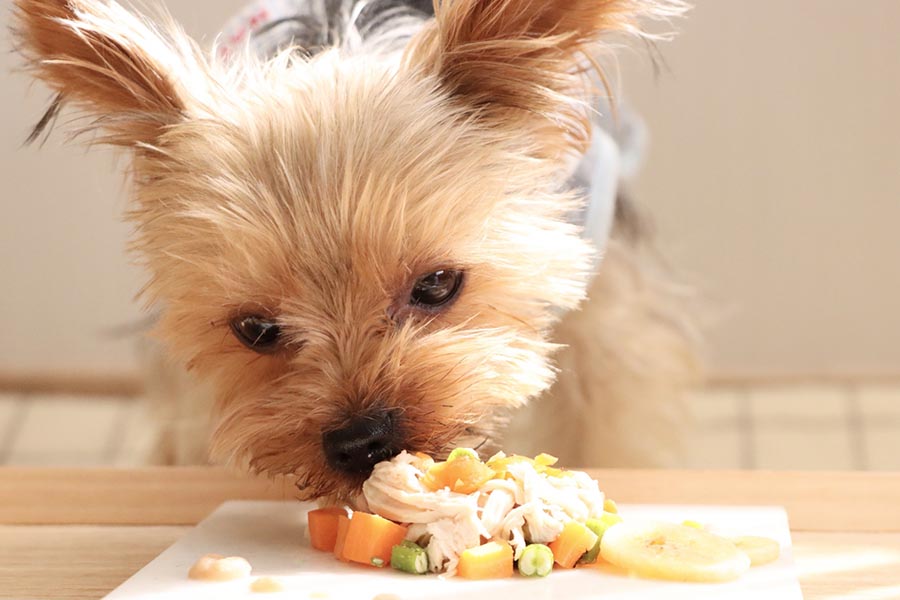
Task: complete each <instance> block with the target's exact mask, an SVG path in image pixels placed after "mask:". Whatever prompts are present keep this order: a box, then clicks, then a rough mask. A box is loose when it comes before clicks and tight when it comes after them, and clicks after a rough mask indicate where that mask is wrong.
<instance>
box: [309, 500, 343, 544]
mask: <svg viewBox="0 0 900 600" xmlns="http://www.w3.org/2000/svg"><path fill="white" fill-rule="evenodd" d="M341 515H343V516H347V511H346V510H344V509H343V508H338V507H331V508H318V509H316V510H311V511H309V514H308V515H307V517H306V518H307V521H308V523H309V542H310V544H312V547H313V548H315V549H316V550H321V551H323V552H333V551H334V542H335V541H336V540H337V530H338V517H340V516H341Z"/></svg>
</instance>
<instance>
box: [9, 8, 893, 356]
mask: <svg viewBox="0 0 900 600" xmlns="http://www.w3.org/2000/svg"><path fill="white" fill-rule="evenodd" d="M698 4H699V6H698V8H697V9H696V10H695V11H694V13H693V14H692V15H691V17H690V18H689V19H688V20H687V21H684V22H683V23H681V24H680V28H681V29H682V30H683V33H682V35H681V36H680V37H679V38H678V39H677V40H676V41H675V42H673V43H671V44H662V45H661V46H660V48H661V50H662V51H663V53H664V55H665V57H666V59H667V62H668V64H669V67H670V71H671V72H669V73H665V72H664V73H663V74H662V75H661V76H660V77H659V79H658V80H657V81H654V80H653V77H652V70H651V68H650V66H649V63H648V61H647V60H646V55H645V54H644V53H634V54H632V55H629V56H628V57H626V59H625V60H624V61H623V70H624V72H625V79H626V81H627V85H626V88H627V90H628V92H629V99H630V101H631V102H632V104H634V105H635V106H636V107H638V108H639V109H640V110H641V111H642V112H643V114H644V116H645V117H646V119H647V121H648V123H649V124H650V127H651V131H652V135H653V145H652V147H651V153H650V155H649V160H648V163H647V165H646V169H645V171H644V174H643V177H642V179H641V180H640V181H639V182H638V183H637V185H636V188H635V191H636V195H637V196H638V197H639V198H640V199H642V200H643V201H644V202H647V203H649V204H650V205H651V207H652V212H653V213H654V214H655V215H656V216H657V218H658V222H659V229H660V230H661V234H662V237H663V242H664V246H665V248H666V250H667V253H668V254H669V256H670V257H671V259H672V262H674V263H675V264H676V266H678V267H679V268H681V269H682V270H685V271H687V272H688V273H690V274H691V275H692V276H693V278H694V279H695V280H696V281H698V282H699V283H700V284H701V285H702V286H703V287H704V288H705V289H706V290H707V291H708V295H709V296H710V297H711V298H712V299H713V300H714V301H715V302H716V303H717V306H718V308H719V309H720V312H721V313H722V315H723V318H722V320H721V321H720V323H719V325H718V327H717V328H716V330H715V331H714V332H713V335H712V339H711V352H712V355H713V358H714V362H715V365H716V366H717V368H718V369H720V370H727V371H730V372H734V371H741V372H773V371H774V372H790V371H804V372H809V371H822V370H843V371H847V370H862V371H894V372H897V371H900V367H898V365H900V314H898V311H897V310H896V307H898V306H900V266H898V260H897V259H898V257H900V252H898V243H897V241H896V238H897V236H896V233H895V232H896V230H897V229H898V225H900V167H898V165H900V120H898V116H897V114H896V111H897V110H898V107H900V84H898V78H900V36H898V35H897V33H896V24H897V23H900V2H896V1H895V0H867V1H866V2H856V3H852V4H851V3H846V2H838V1H836V0H795V1H793V2H783V1H778V0H755V1H750V0H743V1H739V0H700V1H699V2H698ZM169 5H170V7H171V9H172V11H173V12H174V13H175V15H176V17H177V18H178V19H179V20H181V21H182V22H183V23H185V25H186V27H187V29H188V31H190V32H192V33H194V34H195V35H207V36H209V35H211V34H213V33H214V32H215V31H216V30H217V29H218V28H219V26H220V25H221V23H222V22H223V21H224V20H225V18H226V17H227V15H229V14H231V13H232V12H233V11H234V10H236V9H237V8H238V7H239V6H241V5H242V0H219V1H214V0H203V1H199V0H191V1H190V2H185V1H182V2H175V1H174V0H170V2H169ZM10 9H11V0H0V15H3V16H2V17H0V19H2V20H3V22H2V23H0V25H2V26H3V30H4V34H3V38H2V42H0V47H2V48H8V47H9V40H8V36H7V35H6V33H5V30H6V22H5V21H6V19H7V15H8V14H9V12H10ZM16 63H17V61H16V57H15V56H14V55H12V54H10V53H8V52H6V51H3V52H0V180H2V182H3V188H2V192H0V202H2V208H3V211H2V218H0V251H2V254H0V370H6V369H45V368H50V369H54V370H88V371H94V372H104V371H123V370H126V371H127V370H129V369H131V368H132V367H133V363H134V360H133V357H132V350H131V348H132V343H131V342H130V341H127V340H126V341H121V340H120V341H113V340H110V339H109V338H108V337H104V335H103V332H104V331H105V330H107V329H109V328H111V327H114V326H116V325H121V324H123V323H128V322H130V321H133V320H135V319H137V318H139V311H138V309H137V307H136V306H135V304H134V303H133V302H132V296H133V295H134V293H135V292H136V290H137V289H138V287H139V285H140V281H141V276H140V273H138V272H137V270H136V269H135V268H133V267H131V266H129V265H128V261H127V259H126V258H125V256H124V254H123V248H124V245H125V239H126V237H127V228H126V226H124V225H123V224H121V223H120V222H119V221H118V215H119V214H120V213H121V211H122V208H123V195H122V186H121V183H120V181H121V180H120V176H119V173H118V170H117V169H116V164H115V161H114V159H113V158H112V156H111V155H110V154H107V153H105V152H91V153H86V152H85V150H84V149H83V148H81V147H78V146H63V137H64V136H63V135H62V134H61V133H60V131H59V130H57V131H56V132H55V133H54V134H53V135H52V136H51V138H50V140H49V141H48V142H47V143H46V144H45V146H44V147H43V148H37V147H27V148H22V147H21V142H22V140H24V138H25V136H26V134H27V132H28V129H29V126H30V125H31V124H32V123H34V121H35V120H36V118H37V117H38V115H39V114H40V111H41V107H42V106H43V104H44V102H45V101H46V99H47V97H48V96H47V94H46V92H45V90H43V89H42V88H40V87H39V86H33V87H32V89H31V90H30V91H27V90H26V88H27V87H28V86H27V80H26V79H25V78H24V77H22V76H21V75H18V76H13V75H11V74H9V71H10V69H11V68H12V67H13V66H14V65H15V64H16ZM60 129H61V128H60Z"/></svg>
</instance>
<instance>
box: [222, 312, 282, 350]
mask: <svg viewBox="0 0 900 600" xmlns="http://www.w3.org/2000/svg"><path fill="white" fill-rule="evenodd" d="M231 331H233V332H234V337H236V338H237V339H238V340H239V341H240V342H241V343H242V344H244V345H245V346H247V347H248V348H250V349H251V350H253V351H255V352H260V353H266V352H272V351H273V350H275V349H276V348H277V347H278V341H279V338H280V336H281V328H280V327H278V323H276V322H275V321H273V320H272V319H269V318H265V317H260V316H256V315H249V316H248V315H244V316H240V317H237V318H236V319H234V320H232V321H231Z"/></svg>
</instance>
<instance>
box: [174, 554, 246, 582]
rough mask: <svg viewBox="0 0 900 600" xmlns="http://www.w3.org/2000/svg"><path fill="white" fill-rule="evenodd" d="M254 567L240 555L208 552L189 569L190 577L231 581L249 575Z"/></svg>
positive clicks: (203, 579)
mask: <svg viewBox="0 0 900 600" xmlns="http://www.w3.org/2000/svg"><path fill="white" fill-rule="evenodd" d="M252 570H253V568H252V567H251V566H250V563H249V562H247V559H245V558H241V557H240V556H222V555H221V554H207V555H205V556H201V557H200V558H198V559H197V562H195V563H194V566H192V567H191V569H190V571H188V577H189V578H191V579H198V580H202V581H231V580H232V579H241V578H242V577H249V576H250V571H252Z"/></svg>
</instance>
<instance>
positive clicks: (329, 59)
mask: <svg viewBox="0 0 900 600" xmlns="http://www.w3.org/2000/svg"><path fill="white" fill-rule="evenodd" d="M16 3H17V8H18V11H17V14H18V17H17V19H18V20H17V23H18V35H19V37H18V39H19V40H20V42H21V45H22V49H23V51H24V52H25V54H26V56H27V57H28V58H29V60H30V62H29V64H30V66H31V68H32V69H33V71H34V72H35V73H36V74H37V75H38V76H39V77H40V78H41V79H43V80H44V81H46V82H47V83H48V84H49V85H50V86H51V87H52V88H53V89H54V90H55V91H56V92H57V93H58V96H57V105H59V104H61V103H71V104H74V105H76V106H77V107H78V108H80V109H82V110H83V111H84V112H86V113H88V114H90V115H91V116H93V117H94V120H93V121H92V122H91V123H90V125H89V128H92V129H95V130H97V131H98V132H99V133H100V135H102V138H101V139H102V140H103V141H106V142H109V143H112V144H116V145H120V146H124V147H127V148H130V149H131V150H132V151H133V164H132V172H133V179H134V187H135V192H134V196H135V198H134V204H133V208H132V210H131V211H130V219H131V220H132V222H133V223H134V224H135V226H136V236H135V239H134V248H135V249H136V250H137V252H138V254H139V256H140V257H142V259H143V261H144V263H145V264H146V266H147V267H148V269H149V272H150V274H151V277H150V281H149V283H148V285H147V287H146V291H145V294H146V297H147V298H148V299H149V301H151V302H153V303H157V304H158V305H159V306H160V307H161V308H162V317H161V321H160V323H159V326H158V333H159V335H160V336H161V337H162V338H163V339H164V340H165V341H166V342H167V343H168V345H169V346H170V348H171V349H172V351H173V352H174V353H175V354H176V355H177V356H179V357H181V358H182V359H183V360H185V361H186V362H187V363H188V364H189V365H190V366H191V367H192V368H193V369H195V370H196V372H197V373H199V374H201V375H202V376H204V377H208V378H211V379H212V380H213V381H214V382H215V383H216V385H217V388H218V390H219V392H220V400H219V414H218V426H217V428H216V430H215V434H214V438H213V450H214V451H215V453H217V454H218V455H219V456H220V457H225V458H228V459H232V460H235V461H245V462H246V463H248V464H249V465H250V466H251V467H252V468H253V469H256V470H259V471H264V472H268V473H272V474H279V473H289V474H295V475H297V476H298V478H299V480H300V482H301V485H302V486H303V487H304V489H305V493H306V495H308V496H322V495H337V496H346V495H349V494H351V493H352V492H353V491H354V490H356V489H358V485H359V484H360V482H361V480H362V478H364V477H365V474H366V473H368V471H369V470H370V469H371V466H372V464H373V463H374V462H375V461H377V460H381V459H383V458H387V457H389V456H391V455H393V454H394V453H396V452H397V451H399V450H400V449H403V448H408V449H411V450H420V451H424V452H429V453H433V454H441V453H442V452H443V451H445V450H446V449H447V448H449V447H451V446H453V445H455V444H459V443H469V444H471V445H478V444H480V443H482V442H483V441H484V440H486V439H489V438H490V437H491V431H492V428H493V426H494V424H495V422H496V417H497V415H498V414H499V411H500V409H507V408H510V407H515V406H518V405H520V404H521V403H523V402H524V401H526V400H527V399H528V398H529V397H532V396H534V395H535V394H537V393H539V392H541V391H542V390H544V389H545V388H546V387H547V386H548V385H549V383H550V382H551V380H552V378H553V369H552V368H551V366H550V365H549V363H548V355H549V353H550V352H551V350H552V349H553V347H552V345H551V344H550V343H548V341H547V339H546V334H547V332H548V328H549V327H550V326H551V325H552V323H553V321H554V319H555V315H556V314H557V313H558V311H559V310H560V309H569V308H572V307H574V306H576V305H577V304H578V302H579V301H580V300H581V299H582V297H583V295H584V289H585V281H586V277H587V272H588V268H589V267H588V265H589V254H590V249H589V248H588V247H587V245H586V244H585V243H584V242H583V241H582V240H581V238H580V237H579V234H578V231H577V230H576V229H575V228H573V226H571V225H569V224H568V223H567V222H566V215H567V213H568V211H570V210H572V209H573V208H574V207H575V204H574V203H575V202H576V200H577V199H576V198H573V197H572V195H571V194H570V193H569V192H566V191H561V189H562V185H561V183H562V179H563V173H564V171H565V169H564V165H565V163H566V162H567V161H568V160H570V158H571V156H572V155H574V154H577V153H578V152H579V151H580V150H582V149H583V148H584V147H585V145H586V143H587V141H588V139H589V137H590V125H589V124H590V119H589V109H588V104H587V100H589V98H590V95H591V89H590V82H589V80H588V78H587V77H585V71H586V66H587V65H589V62H590V61H589V58H588V56H589V55H590V54H592V53H593V52H594V50H595V46H596V45H597V44H599V38H600V36H601V35H602V34H605V33H611V32H616V31H626V32H627V31H636V29H635V28H636V25H635V19H636V18H637V17H640V16H643V15H650V16H666V15H667V14H671V13H672V11H674V10H676V9H677V8H678V7H677V6H676V3H675V2H654V1H651V0H445V1H443V2H440V3H438V4H437V6H436V12H437V16H436V18H435V20H434V21H431V22H429V23H428V24H426V25H425V26H424V28H423V29H422V30H421V31H419V32H418V33H417V34H416V35H415V36H414V37H413V38H412V40H411V41H410V42H409V44H408V45H407V46H406V48H405V50H404V51H403V52H402V54H400V53H398V54H394V55H388V54H386V53H383V52H379V51H378V49H377V48H369V49H368V50H366V51H358V52H352V51H348V50H347V49H333V50H329V51H325V52H323V53H321V54H318V55H317V56H315V57H314V58H311V59H308V58H301V57H298V55H297V54H296V53H295V54H287V53H285V54H283V55H281V56H279V57H278V58H275V59H273V60H272V61H269V62H268V63H265V64H263V63H258V62H256V61H255V60H253V59H251V58H250V57H249V56H247V57H243V58H238V59H237V60H236V62H234V63H231V64H230V65H227V66H226V65H220V64H217V63H216V62H215V61H214V60H213V59H210V58H208V57H206V56H205V55H203V54H202V53H201V52H199V51H198V50H197V48H196V46H195V45H194V44H193V43H192V42H191V41H189V40H188V39H187V38H186V37H185V36H184V34H182V33H181V32H180V30H178V29H177V28H176V27H175V26H173V25H171V24H165V25H162V26H160V25H151V24H149V23H148V22H146V21H144V20H141V19H139V18H138V17H135V16H133V15H131V14H129V13H128V12H127V11H125V10H124V9H122V8H120V7H119V6H117V5H115V4H112V3H108V2H105V1H101V0H17V2H16ZM364 50H365V49H364Z"/></svg>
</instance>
